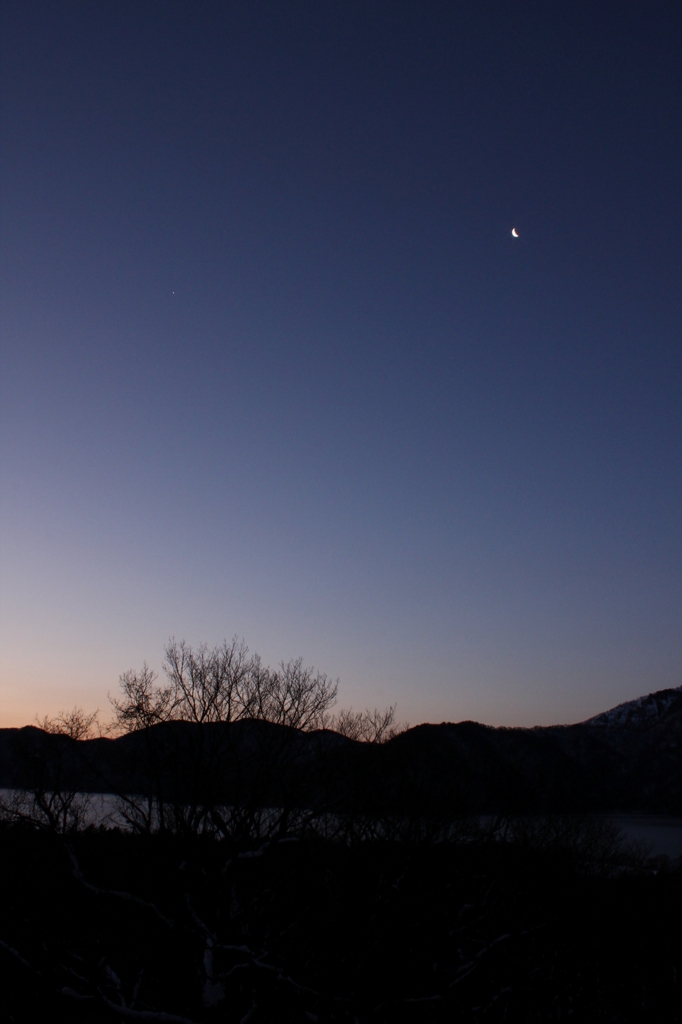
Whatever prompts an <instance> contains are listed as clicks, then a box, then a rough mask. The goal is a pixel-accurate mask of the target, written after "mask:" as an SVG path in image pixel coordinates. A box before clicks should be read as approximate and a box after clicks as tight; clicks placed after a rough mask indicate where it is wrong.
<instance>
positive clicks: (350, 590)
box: [0, 0, 682, 726]
mask: <svg viewBox="0 0 682 1024" xmlns="http://www.w3.org/2000/svg"><path fill="white" fill-rule="evenodd" d="M0 28H1V35H2V53H1V55H0V57H1V60H0V75H1V83H2V84H1V88H2V94H1V102H2V128H1V138H0V144H1V149H2V165H1V179H0V188H1V194H0V198H1V202H2V223H1V225H0V226H1V230H2V241H1V244H2V295H1V300H2V301H1V313H0V330H1V334H2V365H1V368H2V393H1V402H2V404H1V413H0V415H1V428H2V441H1V456H2V463H1V472H2V508H1V512H2V527H1V530H2V533H1V553H2V580H1V582H2V609H1V615H2V619H1V621H2V637H1V639H2V684H1V685H2V689H1V692H0V697H1V701H2V703H1V708H0V725H5V726H6V725H23V724H25V723H26V722H30V721H31V720H32V719H33V717H34V715H35V714H36V713H40V714H41V715H42V714H45V713H55V712H56V711H57V710H58V709H59V708H62V707H71V706H72V705H73V704H74V703H80V704H83V705H85V706H87V707H88V708H94V707H95V706H99V707H100V708H105V707H106V693H107V691H108V690H111V691H114V690H115V688H116V685H117V679H118V676H119V674H120V673H121V672H123V671H124V670H125V669H128V668H131V667H139V666H140V665H141V663H142V661H143V659H147V661H148V662H149V663H150V665H152V666H153V667H155V668H157V669H159V668H160V667H161V661H162V654H163V646H164V644H165V642H166V641H167V639H168V638H169V637H170V636H171V635H174V636H176V637H177V638H178V639H180V638H185V639H187V640H188V641H189V642H190V643H198V642H201V641H207V642H208V643H210V644H214V643H218V642H219V641H221V640H222V639H223V637H228V638H229V637H231V636H233V635H234V634H238V635H240V636H243V637H244V639H245V640H246V642H247V643H248V644H249V646H250V648H251V649H252V650H256V651H258V652H260V653H261V655H262V656H263V658H264V659H265V660H266V661H268V662H270V663H274V662H277V661H278V660H279V659H280V658H289V657H292V656H297V655H299V654H300V655H303V657H304V659H305V661H306V662H308V663H312V664H314V665H316V666H317V667H318V668H320V669H322V670H323V671H326V672H327V673H328V674H330V675H331V676H333V677H336V676H339V677H340V679H341V687H340V696H341V702H342V703H343V704H344V705H346V706H347V705H349V704H352V705H353V706H355V707H362V706H364V705H366V704H369V705H372V706H373V705H374V704H379V705H384V704H387V703H390V702H393V701H397V702H398V714H399V716H400V717H401V718H403V719H408V720H410V721H411V722H412V723H413V724H415V723H417V722H419V721H425V720H428V721H441V720H450V721H458V720H461V719H466V718H473V719H477V720H479V721H483V722H487V723H490V724H507V725H532V724H548V723H552V722H568V721H578V720H581V719H583V718H586V717H588V716H589V715H592V714H595V713H597V712H599V711H602V710H604V709H605V708H608V707H610V706H612V705H614V704H617V703H619V702H620V701H623V700H628V699H630V698H633V697H635V696H638V695H639V694H642V693H647V692H649V691H652V690H655V689H660V688H662V687H666V686H678V685H680V683H682V673H681V672H680V666H681V664H682V630H681V628H680V627H681V625H682V571H681V570H682V501H681V499H682V493H681V492H682V486H681V470H682V56H681V55H682V8H681V7H680V5H679V4H678V3H673V2H665V3H664V2H661V3H655V4H654V3H651V2H650V0H647V2H643V3H627V4H624V3H622V2H617V3H602V2H599V0H588V2H581V0H579V2H575V0H574V2H568V0H566V2H563V0H560V2H556V3H554V2H552V3H550V2H527V0H519V2H515V3H509V2H497V3H490V2H487V0H476V3H455V2H454V0H453V2H447V3H440V2H436V0H414V2H400V0H383V2H376V0H359V2H353V0H338V2H334V0H328V2H327V0H311V2H296V0H282V2H278V0H267V2H260V0H243V2H236V3H232V2H228V0H221V2H209V0H199V2H197V0H192V2H173V0H115V2H107V0H97V2H96V3H92V2H85V0H82V2H73V0H60V2H59V3H55V2H54V0H50V2H42V0H5V2H4V4H3V11H2V24H1V26H0ZM512 227H516V228H517V230H518V232H519V234H520V237H519V239H518V240H515V239H513V238H512V237H511V229H512Z"/></svg>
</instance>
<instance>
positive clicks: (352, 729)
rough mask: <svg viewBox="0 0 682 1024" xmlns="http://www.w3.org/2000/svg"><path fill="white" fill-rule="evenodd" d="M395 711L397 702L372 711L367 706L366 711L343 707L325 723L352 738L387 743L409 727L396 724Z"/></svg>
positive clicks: (360, 740)
mask: <svg viewBox="0 0 682 1024" xmlns="http://www.w3.org/2000/svg"><path fill="white" fill-rule="evenodd" d="M395 712H396V705H395V704H392V705H391V706H390V707H388V708H384V709H383V711H382V710H380V709H379V708H374V709H373V710H371V711H370V709H369V708H365V710H364V711H353V709H352V708H342V710H341V711H339V712H338V714H336V715H334V716H332V717H330V718H328V719H327V721H326V722H325V725H326V727H327V728H328V729H333V730H334V732H338V733H340V734H341V735H342V736H346V737H347V738H348V739H350V740H358V741H359V742H361V743H387V742H388V740H390V739H392V738H393V737H394V736H396V735H397V734H398V733H399V732H403V731H404V730H405V729H406V728H407V726H406V725H403V726H397V725H396V722H395Z"/></svg>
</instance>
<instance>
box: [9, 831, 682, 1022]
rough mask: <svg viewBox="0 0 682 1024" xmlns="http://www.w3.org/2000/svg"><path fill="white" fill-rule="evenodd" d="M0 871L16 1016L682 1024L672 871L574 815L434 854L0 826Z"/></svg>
mask: <svg viewBox="0 0 682 1024" xmlns="http://www.w3.org/2000/svg"><path fill="white" fill-rule="evenodd" d="M519 824H520V823H519ZM0 871H1V872H2V878H3V883H4V885H3V890H4V895H3V904H2V923H1V926H0V975H1V979H0V986H1V987H0V991H1V992H2V1000H3V1005H4V1015H3V1020H7V1021H13V1022H17V1024H18V1022H34V1021H52V1020H58V1019H59V1020H70V1021H73V1022H83V1024H86V1022H87V1024H94V1022H99V1021H102V1022H114V1021H124V1020H158V1021H168V1022H171V1021H176V1022H180V1021H196V1022H207V1024H208V1022H211V1021H228V1022H234V1024H238V1022H246V1021H253V1024H259V1022H262V1024H265V1022H269V1024H275V1022H277V1024H283V1022H289V1021H291V1022H301V1024H305V1022H308V1021H320V1022H322V1021H344V1022H346V1021H347V1022H365V1021H368V1022H369V1021H379V1022H383V1021H385V1022H389V1021H390V1022H395V1021H405V1022H408V1021H415V1022H417V1021H419V1022H422V1021H434V1022H436V1021H438V1022H440V1021H443V1022H445V1021H481V1022H489V1021H504V1020H508V1021H524V1022H534V1021H537V1022H546V1021H563V1020H568V1019H572V1020H579V1021H652V1022H653V1021H656V1022H664V1021H677V1020H679V1019H681V1017H682V989H681V986H680V972H681V970H682V934H681V932H680V929H679V922H680V919H681V915H682V871H681V870H680V868H679V866H678V867H676V866H670V865H668V866H663V867H661V866H660V865H659V867H658V869H657V870H654V869H653V868H652V866H651V864H649V865H648V866H647V864H646V863H645V862H641V861H640V862H638V861H637V859H636V858H633V856H632V855H631V854H628V853H627V851H624V850H623V849H622V848H620V849H619V848H618V844H617V843H615V842H614V837H613V835H612V833H611V832H610V831H609V829H608V827H607V826H601V825H599V823H595V822H594V821H590V820H578V819H572V820H564V819H561V820H559V819H557V820H554V821H549V820H544V821H543V822H540V821H538V820H535V821H534V822H532V823H530V822H526V823H525V828H523V829H522V828H518V829H517V832H516V838H515V839H513V840H509V841H506V842H503V841H500V840H499V838H498V839H497V840H492V839H491V838H488V839H486V838H485V836H484V835H483V834H480V835H479V836H478V837H476V836H474V835H473V834H471V833H469V834H468V835H467V834H466V828H465V827H464V826H463V831H462V833H461V835H460V838H459V839H455V838H454V837H453V838H452V839H451V840H450V841H449V842H435V843H434V842H429V841H422V842H419V841H409V839H407V838H406V839H403V840H392V841H387V840H378V839H377V840H370V839H362V840H360V839H358V840H356V841H354V840H353V839H352V838H351V836H350V835H346V837H345V839H344V838H342V837H341V835H340V834H339V835H337V838H336V839H322V838H320V837H319V836H316V835H313V834H308V835H305V833H302V834H300V835H299V836H295V835H280V836H271V837H270V838H269V839H266V840H265V841H263V842H260V843H254V842H230V841H229V840H226V839H218V838H215V837H209V836H201V835H193V836H190V835H185V836H181V835H177V834H170V833H156V834H147V835H141V834H140V835H136V834H134V833H131V832H123V831H120V830H116V829H113V830H111V829H110V830H106V829H97V828H90V829H85V830H84V831H80V832H75V833H73V834H71V835H58V834H57V833H55V832H53V831H49V830H46V829H38V828H32V827H30V826H28V825H25V824H23V825H21V824H20V825H5V826H4V827H2V830H1V831H0Z"/></svg>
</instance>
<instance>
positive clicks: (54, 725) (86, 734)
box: [36, 707, 101, 740]
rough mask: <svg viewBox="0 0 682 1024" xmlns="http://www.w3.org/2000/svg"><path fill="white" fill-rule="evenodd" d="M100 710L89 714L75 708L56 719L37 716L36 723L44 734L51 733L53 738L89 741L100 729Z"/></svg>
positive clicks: (62, 713)
mask: <svg viewBox="0 0 682 1024" xmlns="http://www.w3.org/2000/svg"><path fill="white" fill-rule="evenodd" d="M98 719H99V708H98V709H97V710H95V711H93V712H92V713H90V714H88V712H87V711H85V710H84V709H83V708H81V707H75V708H74V709H73V710H72V711H60V712H59V714H58V715H57V716H56V718H50V717H49V715H45V716H44V717H43V718H38V717H37V716H36V722H37V723H38V726H39V727H40V728H41V729H42V730H43V732H49V733H51V734H52V735H53V736H68V737H69V739H72V740H88V739H92V737H93V736H94V735H95V727H97V732H98V733H100V732H101V730H100V729H99V720H98Z"/></svg>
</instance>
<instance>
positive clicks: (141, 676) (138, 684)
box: [109, 661, 173, 732]
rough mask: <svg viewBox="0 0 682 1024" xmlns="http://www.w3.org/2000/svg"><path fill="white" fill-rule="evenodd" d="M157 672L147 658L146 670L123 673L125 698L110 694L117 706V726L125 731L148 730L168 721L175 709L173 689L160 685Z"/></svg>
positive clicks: (122, 680)
mask: <svg viewBox="0 0 682 1024" xmlns="http://www.w3.org/2000/svg"><path fill="white" fill-rule="evenodd" d="M157 678H158V677H157V674H156V672H153V671H152V670H151V669H150V668H149V667H148V666H147V662H146V661H145V662H144V663H143V665H142V669H141V670H140V671H139V672H135V671H134V670H133V669H129V670H128V671H127V672H124V673H123V675H122V676H120V679H119V682H120V685H121V690H122V691H123V697H122V698H121V699H120V700H117V699H116V698H115V697H112V696H111V695H109V701H110V703H111V704H112V706H113V708H114V714H115V716H116V717H115V725H116V726H117V727H118V728H119V729H121V730H123V731H124V732H135V731H136V730H137V729H147V728H149V726H150V725H156V724H157V723H158V722H166V721H168V719H169V718H170V717H171V716H172V712H173V691H172V688H171V687H170V686H166V687H163V686H157V685H156V680H157Z"/></svg>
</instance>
